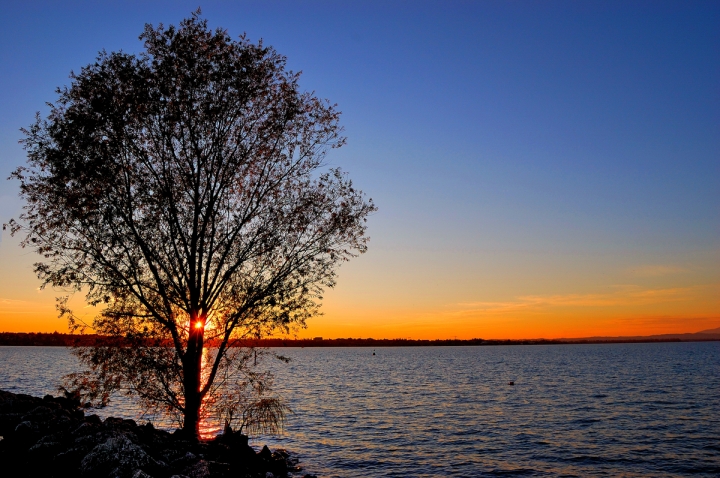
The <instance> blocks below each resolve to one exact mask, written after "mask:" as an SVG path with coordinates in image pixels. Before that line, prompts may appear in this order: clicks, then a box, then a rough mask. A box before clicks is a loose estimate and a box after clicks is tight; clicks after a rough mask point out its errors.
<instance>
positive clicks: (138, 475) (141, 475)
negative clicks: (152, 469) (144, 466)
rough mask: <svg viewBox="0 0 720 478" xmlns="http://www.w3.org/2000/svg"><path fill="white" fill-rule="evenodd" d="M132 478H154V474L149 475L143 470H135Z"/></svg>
mask: <svg viewBox="0 0 720 478" xmlns="http://www.w3.org/2000/svg"><path fill="white" fill-rule="evenodd" d="M132 478H153V477H152V476H150V475H148V474H147V473H145V472H144V471H142V470H135V473H134V474H133V476H132Z"/></svg>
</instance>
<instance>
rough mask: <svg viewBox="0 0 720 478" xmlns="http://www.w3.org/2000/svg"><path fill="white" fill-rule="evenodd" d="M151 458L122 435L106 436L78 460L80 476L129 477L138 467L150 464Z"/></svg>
mask: <svg viewBox="0 0 720 478" xmlns="http://www.w3.org/2000/svg"><path fill="white" fill-rule="evenodd" d="M152 462H153V459H152V458H151V457H150V456H148V454H147V453H145V450H143V449H142V448H141V447H139V446H138V445H136V444H134V443H133V442H132V441H130V440H129V439H128V438H127V437H126V436H124V435H118V436H115V437H111V438H108V439H107V441H105V442H104V443H102V444H101V445H98V446H96V447H95V448H93V449H92V451H91V452H90V453H89V454H87V455H86V456H85V458H83V459H82V461H81V462H80V474H81V475H82V476H108V477H113V478H116V477H117V478H123V477H131V476H132V472H133V471H134V470H137V469H138V468H143V467H146V466H149V465H151V464H152Z"/></svg>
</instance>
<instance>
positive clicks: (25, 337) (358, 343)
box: [0, 332, 682, 347]
mask: <svg viewBox="0 0 720 478" xmlns="http://www.w3.org/2000/svg"><path fill="white" fill-rule="evenodd" d="M681 341H682V340H680V339H679V338H667V339H654V338H648V339H638V338H632V339H627V340H624V339H622V338H617V339H614V338H613V339H598V340H592V339H579V340H567V339H565V340H545V339H534V340H485V339H469V340H458V339H452V340H412V339H371V338H370V339H351V338H348V339H323V338H320V337H318V338H315V339H257V340H238V341H236V342H235V343H234V344H233V345H235V346H254V347H423V346H436V347H437V346H458V345H551V344H599V343H645V342H681ZM103 342H105V343H108V344H109V343H115V344H118V345H122V342H118V341H117V339H110V338H106V337H102V336H99V335H94V334H88V335H73V334H61V333H58V332H53V333H51V334H49V333H34V332H30V333H13V332H0V345H15V346H44V347H71V346H74V345H79V346H90V345H97V344H100V343H103ZM208 345H210V346H212V345H213V344H212V341H210V342H208Z"/></svg>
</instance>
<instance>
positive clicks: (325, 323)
mask: <svg viewBox="0 0 720 478" xmlns="http://www.w3.org/2000/svg"><path fill="white" fill-rule="evenodd" d="M17 242H18V241H17V239H15V238H9V237H8V235H7V234H5V235H4V236H3V241H2V242H0V265H1V267H2V269H0V291H2V293H0V331H7V332H53V331H56V330H57V331H59V332H64V331H66V330H67V324H66V323H65V321H64V320H62V319H59V318H57V313H56V312H55V308H54V304H55V300H54V298H55V296H56V295H62V291H53V290H51V289H47V290H42V291H40V290H38V285H39V281H38V280H37V279H36V278H35V277H34V275H33V273H32V270H31V267H32V266H31V265H32V262H33V261H34V260H36V256H35V254H34V253H31V252H30V251H28V250H23V249H21V248H20V247H18V245H17ZM423 257H424V259H421V258H420V257H418V255H417V254H414V253H412V252H406V253H398V252H397V251H383V250H382V249H381V250H378V251H373V250H372V248H371V251H370V252H369V253H368V254H367V255H365V256H362V257H360V258H358V259H355V260H354V261H351V262H350V263H347V264H345V265H343V267H342V268H341V269H340V277H339V281H338V286H337V288H336V289H334V290H331V291H329V292H328V293H327V294H326V296H325V301H324V306H323V310H324V315H323V316H321V317H316V318H314V319H312V320H311V321H310V322H309V323H308V328H307V329H304V330H301V331H300V333H299V336H300V337H315V336H323V337H326V338H339V337H373V338H413V339H435V338H441V339H442V338H454V337H457V338H461V339H469V338H475V337H479V338H485V339H498V338H510V339H521V338H560V337H588V336H597V335H602V336H622V335H652V334H663V333H686V332H697V331H699V330H704V329H710V328H715V327H718V326H720V278H719V277H718V272H717V268H716V267H714V265H715V264H718V263H719V261H718V253H717V252H711V253H697V254H689V255H688V254H685V255H683V256H677V257H670V259H671V260H672V261H671V262H668V263H666V264H660V263H655V264H643V263H638V262H635V263H633V259H634V255H629V256H628V257H612V258H608V257H597V258H590V259H588V258H585V260H580V259H579V258H577V257H575V258H573V259H572V260H567V258H562V257H554V258H553V257H536V256H535V255H533V254H522V253H518V254H516V255H506V256H505V257H499V256H495V257H477V256H464V255H460V254H455V255H453V254H447V253H441V252H438V253H435V254H432V253H430V254H427V253H426V254H423ZM72 305H73V308H74V310H75V312H76V313H78V315H81V316H83V315H84V316H85V317H86V319H88V320H91V319H92V316H93V315H94V313H95V312H94V309H92V308H89V307H86V306H85V305H84V303H83V301H82V297H80V296H75V297H74V298H73V301H72Z"/></svg>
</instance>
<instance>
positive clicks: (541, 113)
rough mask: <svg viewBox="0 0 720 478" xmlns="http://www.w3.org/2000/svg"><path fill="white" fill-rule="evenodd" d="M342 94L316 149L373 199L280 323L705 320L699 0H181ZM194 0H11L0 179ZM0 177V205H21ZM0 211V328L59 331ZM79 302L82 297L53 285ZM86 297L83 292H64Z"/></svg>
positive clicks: (712, 28) (418, 328)
mask: <svg viewBox="0 0 720 478" xmlns="http://www.w3.org/2000/svg"><path fill="white" fill-rule="evenodd" d="M200 5H201V7H202V10H203V16H204V17H205V18H207V19H208V21H209V23H210V25H211V26H212V27H218V26H221V27H223V28H226V29H227V30H228V31H229V33H230V34H231V35H232V36H235V37H236V36H238V35H239V34H241V33H242V32H247V34H248V36H249V38H250V39H251V40H253V41H257V40H258V39H260V38H262V39H263V41H264V42H265V43H266V44H268V45H272V46H274V47H275V48H276V50H277V51H279V52H280V53H282V54H284V55H286V56H287V57H288V65H289V67H290V69H292V70H295V71H299V70H302V71H303V76H302V80H301V85H302V87H303V88H304V89H306V90H310V91H315V92H316V94H317V95H318V96H321V97H325V98H328V99H330V100H331V101H332V102H336V103H338V105H339V109H340V110H341V111H343V124H344V126H345V129H346V134H347V136H348V138H349V141H348V144H347V146H346V147H344V148H342V149H341V150H337V151H334V152H333V153H332V155H331V156H330V157H329V162H330V163H331V164H332V165H334V166H341V167H342V168H343V169H345V170H346V171H348V172H349V173H350V177H351V178H352V179H353V180H354V182H355V184H356V185H357V186H358V187H359V188H360V189H362V190H364V191H365V192H366V193H367V194H368V196H370V197H372V198H373V200H374V201H375V202H376V204H377V205H378V206H379V211H378V212H377V213H376V214H374V215H373V216H372V217H371V218H370V221H369V233H370V236H371V237H372V239H371V241H370V249H369V252H368V253H367V254H365V255H363V256H361V257H360V258H357V259H355V260H353V261H351V262H349V263H347V264H344V265H343V266H342V267H341V269H340V273H339V282H338V286H337V287H336V288H335V289H334V290H332V291H330V292H328V293H327V294H326V296H325V297H326V300H325V305H324V310H325V315H324V316H323V317H318V318H315V319H313V320H311V321H310V322H309V324H308V325H309V327H308V329H307V330H305V331H302V332H301V334H300V335H301V336H324V337H375V338H381V337H386V338H396V337H408V338H452V337H458V338H472V337H482V338H531V337H546V338H553V337H582V336H592V335H648V334H656V333H682V332H695V331H698V330H703V329H709V328H715V327H719V326H720V27H719V26H720V3H719V2H717V1H712V2H692V1H687V0H686V1H680V2H660V1H652V2H650V1H648V2H632V1H618V2H612V1H606V0H605V1H598V2H593V1H582V2H576V1H542V2H540V1H537V2H533V1H529V2H528V1H507V2H500V1H497V2H493V1H488V2H469V1H468V2H464V1H436V2H423V1H404V2H398V1H395V2H394V1H374V2H371V1H354V2H339V1H303V2H296V1H286V2H271V1H252V2H251V1H234V2H202V3H201V4H200ZM197 6H198V2H197V0H193V1H191V2H188V1H178V0H174V1H168V2H149V4H148V3H146V2H129V1H122V2H73V1H62V2H40V1H35V2H12V3H11V4H7V5H4V7H3V15H2V16H1V17H0V65H2V69H1V70H0V71H1V72H0V111H1V112H2V114H0V177H2V178H3V179H4V178H5V177H7V176H8V175H9V174H10V172H11V171H12V170H13V169H14V168H16V167H17V166H19V165H21V164H23V163H24V162H25V156H24V153H23V151H22V149H21V147H20V146H19V145H18V144H17V140H18V139H19V138H20V136H21V135H20V132H19V128H20V127H23V126H28V125H29V124H30V123H32V121H33V116H34V114H35V112H36V111H40V112H41V113H42V114H45V113H46V112H47V107H46V106H45V102H47V101H55V98H56V95H55V93H54V89H55V88H56V87H58V86H62V85H67V84H69V79H68V74H69V73H70V71H71V70H76V71H77V70H79V69H80V68H81V67H82V66H84V65H86V64H88V63H90V62H92V61H93V60H94V58H95V56H96V54H97V52H98V51H99V50H101V49H106V50H108V51H114V50H119V49H122V50H124V51H127V52H139V51H140V50H141V48H142V45H141V43H140V42H139V41H138V40H137V37H138V35H139V34H140V33H141V31H142V30H143V26H144V24H145V23H152V24H154V25H156V24H158V23H160V22H162V23H164V24H166V25H167V24H177V23H178V22H179V21H180V20H181V19H182V18H184V17H187V16H189V14H190V12H191V11H193V10H195V9H196V8H197ZM17 186H18V185H17V183H16V182H12V181H4V180H0V222H7V220H8V219H10V218H11V217H17V216H18V215H19V213H20V210H21V207H22V202H21V200H20V199H19V198H18V196H17V191H18V187H17ZM17 244H18V238H11V237H9V235H8V233H7V232H3V235H2V241H1V242H0V331H53V330H58V331H65V330H66V324H65V322H64V321H63V320H61V319H58V318H57V317H56V313H55V311H54V297H55V295H59V294H60V293H61V291H54V290H44V291H39V290H38V286H39V281H38V280H37V279H36V278H35V276H34V275H33V273H32V270H31V267H32V263H33V262H34V261H36V260H37V256H36V255H35V254H34V253H32V252H31V251H28V250H22V249H20V248H19V247H18V245H17ZM75 304H76V308H79V309H82V307H83V305H82V301H81V300H80V299H79V298H78V299H76V300H75ZM86 312H87V313H88V314H90V313H91V312H92V311H89V310H86Z"/></svg>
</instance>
